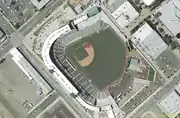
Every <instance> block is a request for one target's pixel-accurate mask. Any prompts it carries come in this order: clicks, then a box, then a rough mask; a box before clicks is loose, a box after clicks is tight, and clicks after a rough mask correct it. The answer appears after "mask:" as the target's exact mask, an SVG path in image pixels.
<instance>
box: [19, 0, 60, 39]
mask: <svg viewBox="0 0 180 118" xmlns="http://www.w3.org/2000/svg"><path fill="white" fill-rule="evenodd" d="M62 3H63V0H52V1H51V2H50V3H49V4H48V5H47V6H46V8H45V9H42V10H41V11H39V12H38V13H36V14H34V15H33V16H32V17H31V18H30V19H29V20H28V22H26V23H24V24H23V25H22V26H21V28H20V29H19V31H20V32H21V33H22V34H23V35H24V36H26V35H27V34H28V33H29V32H30V31H31V30H32V29H33V27H35V26H36V25H37V24H38V23H40V22H42V21H43V20H44V18H46V17H47V16H48V15H50V14H51V13H52V12H53V11H54V10H55V9H56V8H57V7H59V6H60V5H61V4H62Z"/></svg>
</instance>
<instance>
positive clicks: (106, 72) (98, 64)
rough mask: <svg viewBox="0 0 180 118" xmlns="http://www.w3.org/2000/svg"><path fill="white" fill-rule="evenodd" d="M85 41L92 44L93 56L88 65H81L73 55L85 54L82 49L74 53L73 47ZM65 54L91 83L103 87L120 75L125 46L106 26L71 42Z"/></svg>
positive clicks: (123, 64)
mask: <svg viewBox="0 0 180 118" xmlns="http://www.w3.org/2000/svg"><path fill="white" fill-rule="evenodd" d="M85 42H88V43H90V44H91V45H92V46H93V48H94V51H95V58H94V60H93V62H92V63H91V64H90V65H89V66H87V67H81V66H80V65H79V64H78V62H77V60H76V59H75V55H76V56H78V57H84V56H86V54H85V53H84V52H83V51H79V52H78V54H75V49H77V48H78V47H81V46H82V44H84V43H85ZM65 54H66V56H67V57H68V59H69V60H70V61H71V63H72V64H73V65H74V66H75V67H77V68H78V69H79V70H80V71H82V72H83V73H84V74H85V75H86V76H87V77H89V78H90V79H91V82H92V84H93V85H95V86H96V87H97V88H99V89H103V88H105V87H106V86H107V85H109V84H111V83H112V82H113V81H114V80H117V79H118V78H119V77H120V76H121V75H122V73H123V70H124V67H125V60H126V59H125V57H126V47H125V44H124V42H123V41H122V40H121V39H120V37H119V36H118V35H117V34H116V32H115V31H114V30H113V29H112V28H107V29H104V30H102V31H100V32H99V33H95V34H93V35H91V36H88V37H85V38H83V39H80V40H78V41H76V42H74V43H71V44H70V45H68V46H67V47H66V49H65ZM74 54H75V55H74ZM79 54H80V55H79ZM81 54H82V55H81Z"/></svg>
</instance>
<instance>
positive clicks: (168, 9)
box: [157, 0, 180, 35]
mask: <svg viewBox="0 0 180 118" xmlns="http://www.w3.org/2000/svg"><path fill="white" fill-rule="evenodd" d="M157 11H159V12H161V16H160V17H159V19H160V20H161V21H162V22H163V23H164V25H165V26H166V27H167V28H168V29H169V30H170V31H171V32H172V34H173V35H176V34H177V33H179V32H180V1H179V0H171V1H169V2H168V3H164V4H163V5H162V6H161V7H160V8H159V9H158V10H157Z"/></svg>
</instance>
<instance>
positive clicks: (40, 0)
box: [30, 0, 51, 10]
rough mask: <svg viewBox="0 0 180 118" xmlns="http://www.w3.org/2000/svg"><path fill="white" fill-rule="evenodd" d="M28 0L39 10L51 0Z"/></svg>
mask: <svg viewBox="0 0 180 118" xmlns="http://www.w3.org/2000/svg"><path fill="white" fill-rule="evenodd" d="M30 1H31V3H32V4H33V5H34V6H36V7H37V8H38V9H39V10H41V9H42V8H43V7H44V6H45V5H46V4H47V3H48V2H50V1H51V0H30Z"/></svg>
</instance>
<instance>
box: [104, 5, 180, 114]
mask: <svg viewBox="0 0 180 118" xmlns="http://www.w3.org/2000/svg"><path fill="white" fill-rule="evenodd" d="M101 8H102V9H103V11H104V12H105V13H106V15H107V16H108V17H109V19H110V20H111V21H112V22H113V23H114V24H115V25H116V26H117V27H118V29H119V30H120V31H121V33H123V34H124V35H126V34H127V37H131V34H130V33H129V31H128V30H124V29H122V28H121V27H119V25H118V23H117V22H116V21H115V19H114V18H113V17H112V15H111V13H110V11H109V10H108V9H107V8H106V7H105V6H103V5H102V6H101ZM142 13H143V14H141V15H140V16H139V18H138V19H139V21H136V23H135V24H136V25H137V24H138V23H139V22H141V21H143V19H144V18H146V17H147V16H148V15H149V14H145V13H151V12H150V11H149V10H145V11H143V12H142ZM151 14H152V13H151ZM131 27H133V28H134V27H135V25H132V26H131ZM131 29H132V28H131ZM136 48H137V49H138V52H139V53H140V54H141V55H142V56H143V57H144V58H145V59H146V61H147V62H148V63H149V64H150V65H151V66H153V67H154V68H155V69H156V71H157V72H158V73H159V74H160V75H161V76H162V77H163V78H164V79H165V80H168V79H167V77H166V76H165V75H164V74H163V73H162V71H160V70H159V67H158V66H157V65H156V64H155V63H154V62H153V61H152V60H151V59H149V58H147V57H148V56H147V55H145V54H144V53H142V52H141V49H139V48H138V47H136ZM179 74H180V72H179V71H178V72H177V73H175V75H174V76H173V77H171V79H169V81H167V83H166V85H165V86H163V87H161V88H159V89H157V90H156V91H155V92H154V93H153V94H152V95H151V96H150V97H149V98H148V99H146V100H145V101H144V102H143V103H141V105H139V106H138V107H137V108H136V109H135V110H134V111H132V112H131V113H130V114H129V115H128V116H127V118H130V117H131V116H132V117H131V118H134V117H138V115H137V114H138V113H137V111H138V110H139V109H141V110H140V111H139V112H143V111H144V110H145V109H147V108H148V107H149V106H150V105H152V104H153V103H154V104H157V101H158V100H159V99H160V98H161V97H162V96H163V95H164V94H166V93H167V92H168V91H170V90H171V89H172V88H173V87H174V85H175V84H176V83H177V82H178V81H179V80H180V78H179V77H177V76H178V75H179ZM173 78H174V79H173ZM172 79H173V80H172ZM154 95H156V98H154ZM135 115H137V116H135Z"/></svg>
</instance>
